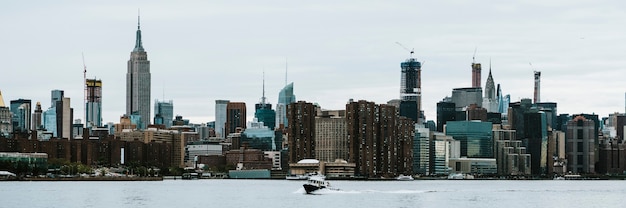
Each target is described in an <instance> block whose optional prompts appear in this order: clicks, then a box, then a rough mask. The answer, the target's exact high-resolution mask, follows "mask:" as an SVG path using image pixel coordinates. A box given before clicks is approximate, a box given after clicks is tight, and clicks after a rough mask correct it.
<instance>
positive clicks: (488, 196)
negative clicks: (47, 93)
mask: <svg viewBox="0 0 626 208" xmlns="http://www.w3.org/2000/svg"><path fill="white" fill-rule="evenodd" d="M302 183H303V181H287V180H164V181H136V182H98V181H55V182H45V181H41V182H28V181H13V182H1V183H0V193H2V194H1V195H0V207H33V208H35V207H107V208H108V207H185V208H187V207H502V206H506V207H622V206H623V205H624V204H626V197H624V196H625V195H626V181H621V180H620V181H611V180H602V181H552V180H537V181H508V180H464V181H463V180H462V181H448V180H434V181H428V180H416V181H331V183H332V185H333V186H334V187H336V188H340V189H341V191H324V192H321V193H320V194H319V195H306V194H304V190H303V188H302Z"/></svg>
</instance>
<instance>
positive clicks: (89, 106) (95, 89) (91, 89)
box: [85, 79, 102, 128]
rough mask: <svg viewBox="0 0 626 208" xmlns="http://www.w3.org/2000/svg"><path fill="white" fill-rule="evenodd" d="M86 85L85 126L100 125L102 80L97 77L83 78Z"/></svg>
mask: <svg viewBox="0 0 626 208" xmlns="http://www.w3.org/2000/svg"><path fill="white" fill-rule="evenodd" d="M85 85H86V86H87V103H86V107H85V111H86V112H85V113H86V115H87V118H85V119H86V121H85V122H86V123H85V124H86V127H87V128H91V127H100V126H102V81H101V80H99V79H87V80H85Z"/></svg>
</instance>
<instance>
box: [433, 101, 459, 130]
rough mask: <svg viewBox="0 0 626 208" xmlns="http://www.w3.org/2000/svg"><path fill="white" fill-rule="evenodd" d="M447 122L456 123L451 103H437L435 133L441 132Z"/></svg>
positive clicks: (454, 111) (453, 106) (454, 110)
mask: <svg viewBox="0 0 626 208" xmlns="http://www.w3.org/2000/svg"><path fill="white" fill-rule="evenodd" d="M448 121H456V108H455V105H454V103H453V102H447V101H445V100H443V101H441V102H438V103H437V131H438V132H443V127H444V125H446V123H447V122H448Z"/></svg>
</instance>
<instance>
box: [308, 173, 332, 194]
mask: <svg viewBox="0 0 626 208" xmlns="http://www.w3.org/2000/svg"><path fill="white" fill-rule="evenodd" d="M302 186H303V187H304V190H305V191H306V193H307V194H313V192H315V191H317V190H321V189H328V190H339V189H336V188H333V187H332V186H330V183H328V182H327V181H326V177H324V176H323V175H313V176H310V177H309V179H307V183H305V184H304V185H302Z"/></svg>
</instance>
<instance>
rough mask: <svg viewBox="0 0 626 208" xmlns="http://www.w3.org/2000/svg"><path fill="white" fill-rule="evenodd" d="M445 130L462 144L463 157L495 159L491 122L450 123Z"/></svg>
mask: <svg viewBox="0 0 626 208" xmlns="http://www.w3.org/2000/svg"><path fill="white" fill-rule="evenodd" d="M445 129H446V131H445V134H446V135H448V136H452V137H453V138H454V140H458V141H459V142H460V143H461V157H470V158H494V155H493V146H494V145H493V139H492V135H493V133H492V124H491V122H480V121H449V122H448V123H447V124H446V128H445Z"/></svg>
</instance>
